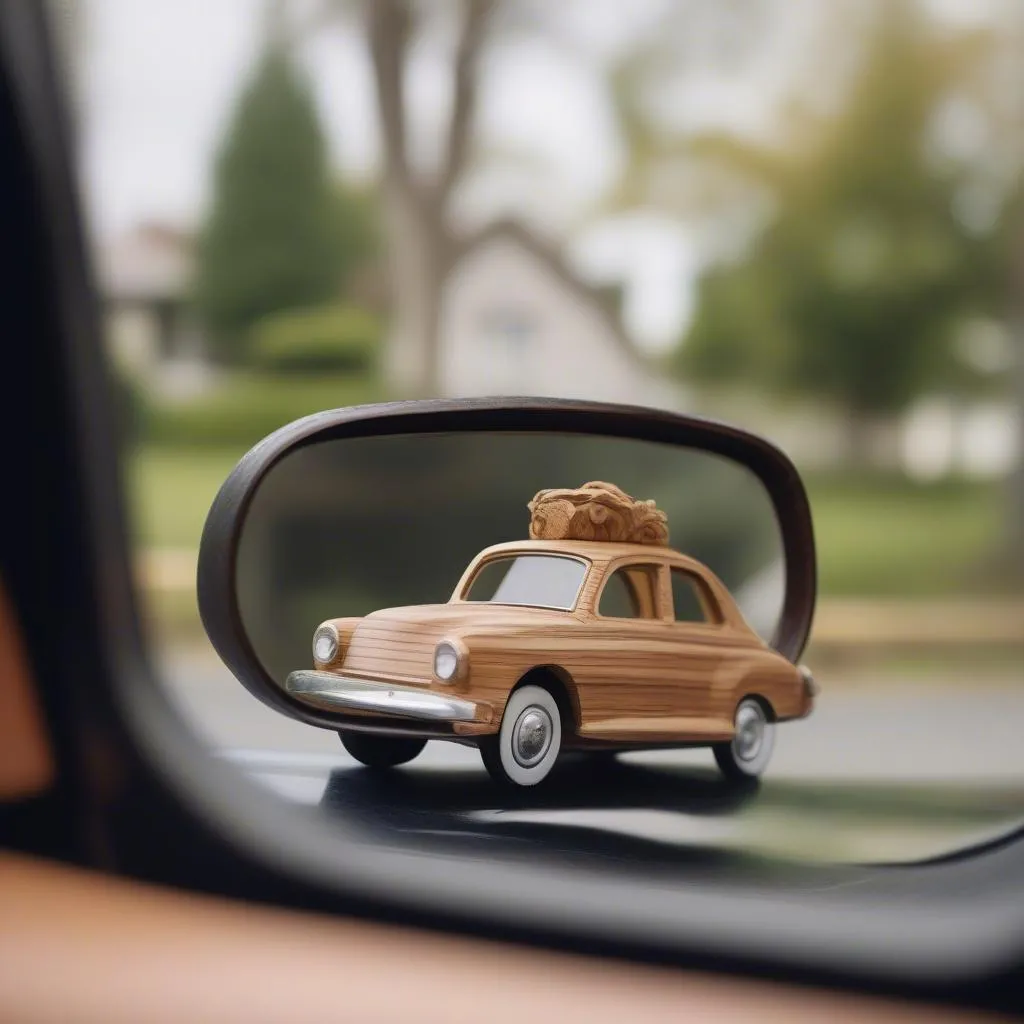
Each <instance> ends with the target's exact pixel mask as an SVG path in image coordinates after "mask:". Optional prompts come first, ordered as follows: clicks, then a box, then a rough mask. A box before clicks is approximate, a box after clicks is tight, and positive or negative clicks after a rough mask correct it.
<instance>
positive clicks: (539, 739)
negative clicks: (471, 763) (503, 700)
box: [480, 686, 562, 786]
mask: <svg viewBox="0 0 1024 1024" xmlns="http://www.w3.org/2000/svg"><path fill="white" fill-rule="evenodd" d="M561 747H562V716H561V715H560V714H559V712H558V703H557V701H556V700H555V698H554V697H552V696H551V694H550V693H548V691H547V690H545V689H544V688H543V687H541V686H521V687H520V688H519V689H518V690H516V691H514V692H513V694H512V696H511V697H509V699H508V703H507V704H506V705H505V713H504V715H503V716H502V719H501V729H500V730H499V731H498V734H497V735H496V736H484V737H482V739H481V741H480V756H481V757H482V758H483V762H484V767H485V768H486V769H487V771H488V772H489V773H490V776H491V778H492V779H494V780H495V782H501V783H505V784H511V785H515V786H536V785H537V783H538V782H542V781H543V780H544V779H545V778H547V775H548V773H549V772H550V771H551V769H552V768H553V767H554V766H555V761H557V760H558V752H559V750H561Z"/></svg>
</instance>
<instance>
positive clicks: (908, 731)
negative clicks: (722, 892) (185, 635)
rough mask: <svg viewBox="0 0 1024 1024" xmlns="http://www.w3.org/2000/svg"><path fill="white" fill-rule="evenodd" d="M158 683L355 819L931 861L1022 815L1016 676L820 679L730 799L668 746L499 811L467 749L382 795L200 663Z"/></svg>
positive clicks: (426, 764)
mask: <svg viewBox="0 0 1024 1024" xmlns="http://www.w3.org/2000/svg"><path fill="white" fill-rule="evenodd" d="M165 681H166V684H167V686H168V689H169V691H170V693H171V695H172V697H173V700H174V702H175V704H176V705H177V706H178V707H179V708H180V709H181V710H182V712H183V714H184V715H185V717H186V718H187V719H188V721H189V722H190V723H191V724H192V725H193V726H194V727H195V729H196V730H197V732H198V733H199V734H200V735H201V736H202V737H203V738H204V739H206V740H207V741H208V742H209V743H210V745H211V747H212V748H213V749H214V750H215V751H217V752H218V754H219V755H221V756H224V757H227V758H229V759H230V760H232V761H233V762H235V763H237V764H238V765H239V766H240V767H242V768H243V769H244V770H245V771H246V772H247V773H248V774H250V775H251V776H253V777H254V778H256V779H258V780H260V781H261V782H263V783H265V784H267V785H268V786H270V787H271V788H272V789H273V790H274V791H275V792H277V793H279V794H280V795H282V796H285V797H287V798H289V799H293V800H298V801H302V802H307V803H320V804H326V805H335V806H338V807H342V806H343V807H345V808H346V809H348V810H353V808H355V810H356V812H358V810H359V807H360V806H362V805H360V804H359V803H358V802H359V801H360V800H370V799H372V800H376V801H381V800H385V799H386V800H391V801H394V802H395V803H396V804H399V805H402V807H404V809H405V810H409V811H412V810H418V811H420V812H422V811H423V810H424V809H425V808H426V809H429V810H432V811H436V812H439V813H458V814H459V815H460V816H461V818H462V819H463V820H465V819H466V818H467V816H468V818H470V819H472V820H473V821H474V822H477V823H481V822H482V823H486V822H498V821H500V823H501V825H502V827H505V828H509V827H513V826H516V825H529V826H531V827H541V826H552V827H561V828H565V829H573V830H576V831H577V832H579V833H580V834H584V833H586V834H593V833H595V832H603V833H606V834H607V833H615V834H618V835H626V836H630V837H632V838H634V839H638V840H648V841H650V842H655V843H670V844H679V843H684V844H686V845H694V844H697V845H702V844H703V845H707V844H712V845H725V846H729V847H733V848H740V849H748V850H749V849H755V850H757V851H759V852H769V853H777V854H783V855H787V856H789V855H798V856H810V857H814V858H817V859H826V860H851V859H852V860H858V859H907V858H917V857H922V856H930V855H935V854H939V853H942V852H946V851H948V850H949V849H952V848H954V847H956V846H958V845H960V844H962V843H964V842H967V841H972V840H976V839H985V838H988V837H990V836H992V835H994V834H996V833H998V832H1000V831H1005V829H1006V828H1008V827H1010V826H1012V825H1016V824H1017V823H1018V822H1020V821H1022V820H1024V742H1021V733H1022V726H1024V678H1022V679H1014V678H1013V677H1012V673H1009V672H1004V673H1002V674H1001V675H997V676H994V677H991V678H988V677H986V678H983V679H955V678H947V679H943V680H942V681H940V682H928V681H924V680H907V679H899V678H892V679H884V680H882V679H880V680H874V681H862V682H860V683H856V684H855V683H852V682H846V683H843V684H839V683H836V684H835V685H834V686H832V687H830V685H829V680H828V679H823V680H822V685H823V688H824V692H823V694H822V696H821V697H820V698H819V704H818V708H817V709H816V711H815V713H814V715H813V716H812V717H811V718H809V719H807V720H806V721H803V722H796V723H792V724H790V725H786V726H783V727H782V728H780V730H779V733H778V735H777V738H776V747H775V754H774V758H773V762H772V764H771V766H770V768H769V770H768V773H767V775H766V778H765V782H764V785H763V786H762V787H761V789H760V790H759V791H758V792H757V793H756V795H754V796H749V795H748V797H746V798H744V799H743V800H740V801H738V802H736V801H732V800H731V798H728V799H727V798H725V796H724V793H725V791H724V790H723V788H722V787H721V785H720V783H719V782H718V780H717V775H716V774H715V773H714V771H713V770H712V769H713V761H712V759H711V755H710V753H709V752H707V751H672V752H649V753H637V754H629V755H623V756H620V757H619V758H618V759H616V761H613V762H612V763H611V766H610V767H608V768H604V769H599V770H598V772H599V773H600V771H604V772H605V774H604V775H603V776H601V777H600V783H601V785H600V786H597V783H596V782H595V769H594V767H593V762H591V766H590V767H588V768H585V769H580V768H576V769H574V768H572V767H571V766H570V767H569V768H568V769H567V772H568V774H567V775H566V776H565V778H564V780H563V782H561V783H559V784H556V785H555V786H554V787H552V788H550V789H549V787H548V786H545V787H541V788H542V789H545V790H549V792H548V794H547V795H544V796H540V795H538V798H537V799H536V800H533V801H532V802H528V803H526V804H523V803H522V802H520V805H519V806H517V807H515V808H509V807H508V806H504V807H502V806H494V804H493V801H494V799H495V798H494V796H493V789H492V787H490V786H489V784H488V782H487V780H486V776H485V775H484V773H483V768H482V766H480V762H479V756H478V754H477V753H476V751H474V750H472V749H468V748H464V747H459V746H456V745H454V744H448V743H431V744H429V745H428V747H427V749H426V750H425V751H424V753H423V754H422V755H420V757H419V758H418V759H417V760H416V762H414V763H413V764H412V765H409V766H408V767H406V768H404V769H402V771H401V773H400V775H399V778H400V779H401V780H403V781H402V785H404V786H405V788H404V789H396V788H394V787H392V789H390V790H388V791H387V793H386V794H385V795H382V793H381V791H380V790H379V789H378V790H372V789H371V788H369V783H368V782H367V778H368V773H366V772H365V771H362V770H361V769H360V768H359V767H358V766H357V765H356V764H355V762H353V761H352V759H351V758H349V757H348V755H347V754H346V753H345V752H344V750H343V749H342V748H341V746H340V743H339V741H338V739H337V737H336V736H335V735H334V734H333V733H331V732H327V731H325V730H320V729H314V728H310V727H308V726H304V725H302V724H300V723H296V722H292V721H291V720H289V719H286V718H284V717H282V716H280V715H278V714H277V713H275V712H273V711H271V710H269V709H268V708H266V707H264V706H263V705H262V704H260V703H259V702H258V701H256V700H255V699H254V698H252V697H251V696H250V695H249V694H248V693H247V692H246V691H245V689H244V688H243V687H242V686H241V685H240V684H239V683H237V682H236V681H235V680H234V679H233V678H232V677H231V676H230V675H229V674H228V673H227V671H226V670H225V669H223V668H222V667H221V666H220V665H219V663H218V662H216V661H215V660H214V659H213V657H212V656H211V655H207V654H202V655H198V654H192V655H188V656H184V655H180V654H179V655H176V656H175V657H173V658H171V659H169V660H168V661H167V662H165ZM573 771H576V772H577V774H576V775H575V776H574V775H573V774H572V773H573ZM595 788H596V789H597V790H598V792H596V794H595ZM353 801H354V803H353ZM417 801H419V802H420V803H419V804H417ZM364 809H365V807H364Z"/></svg>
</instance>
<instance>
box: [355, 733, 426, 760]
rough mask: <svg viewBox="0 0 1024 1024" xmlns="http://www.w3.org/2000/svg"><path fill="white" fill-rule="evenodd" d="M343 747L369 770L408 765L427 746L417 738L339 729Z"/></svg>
mask: <svg viewBox="0 0 1024 1024" xmlns="http://www.w3.org/2000/svg"><path fill="white" fill-rule="evenodd" d="M338 735H339V736H340V737H341V745H342V746H343V747H344V748H345V749H346V750H347V751H348V752H349V753H350V754H351V755H352V756H353V757H354V758H355V759H356V760H357V761H358V762H359V763H360V764H365V765H366V766H367V767H369V768H394V767H396V766H397V765H400V764H407V763H408V762H409V761H411V760H412V759H413V758H414V757H416V756H417V754H419V753H420V752H421V751H422V750H423V748H424V747H425V746H426V745H427V741H426V740H421V739H418V738H417V737H415V736H378V735H375V734H374V733H369V732H353V731H352V730H351V729H339V730H338Z"/></svg>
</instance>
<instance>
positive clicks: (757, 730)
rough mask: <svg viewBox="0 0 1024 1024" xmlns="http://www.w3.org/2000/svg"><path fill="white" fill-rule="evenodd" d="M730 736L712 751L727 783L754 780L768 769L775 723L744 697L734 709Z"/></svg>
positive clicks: (773, 743)
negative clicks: (728, 780) (727, 779)
mask: <svg viewBox="0 0 1024 1024" xmlns="http://www.w3.org/2000/svg"><path fill="white" fill-rule="evenodd" d="M733 724H734V734H733V738H732V740H731V741H730V742H729V743H716V744H715V745H714V747H713V748H712V749H713V750H714V752H715V760H716V761H717V762H718V767H719V768H720V769H721V770H722V774H723V775H725V776H726V778H730V779H756V778H757V777H758V776H759V775H760V774H761V773H762V772H763V771H764V770H765V768H767V767H768V762H769V761H770V760H771V756H772V750H773V749H774V747H775V723H774V722H772V721H771V719H770V718H769V717H768V712H767V710H766V709H765V706H764V705H763V704H762V703H761V702H760V701H759V700H757V699H756V698H754V697H744V698H743V700H741V701H740V702H739V704H738V705H737V707H736V717H735V719H734V722H733Z"/></svg>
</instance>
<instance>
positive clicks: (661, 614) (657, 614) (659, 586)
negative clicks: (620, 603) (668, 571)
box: [593, 556, 665, 622]
mask: <svg viewBox="0 0 1024 1024" xmlns="http://www.w3.org/2000/svg"><path fill="white" fill-rule="evenodd" d="M634 566H643V567H644V568H650V569H654V570H655V571H656V573H657V577H656V579H655V585H654V615H653V616H652V617H651V618H647V617H646V616H644V615H631V616H622V615H602V614H601V611H600V608H601V598H602V597H603V596H604V591H605V587H607V586H608V582H609V581H610V580H611V578H612V577H613V576H614V575H615V574H616V573H617V572H620V571H621V570H622V569H629V568H631V567H634ZM664 571H665V563H664V562H662V561H660V560H658V559H653V560H651V561H647V560H645V559H641V558H634V557H632V556H626V557H624V558H620V559H616V560H615V561H614V562H609V563H608V565H607V566H606V568H605V574H604V579H603V580H602V581H601V586H600V588H599V589H598V591H597V593H596V594H595V595H594V611H593V614H594V618H596V619H601V620H602V621H605V622H664V621H665V591H664V577H663V573H664Z"/></svg>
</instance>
